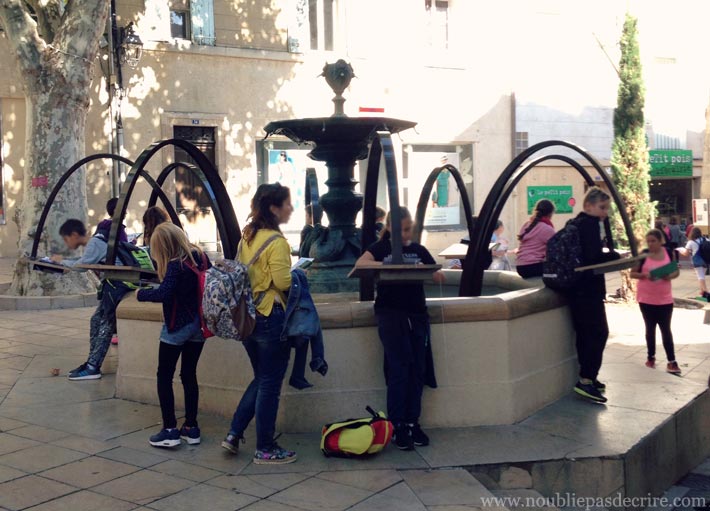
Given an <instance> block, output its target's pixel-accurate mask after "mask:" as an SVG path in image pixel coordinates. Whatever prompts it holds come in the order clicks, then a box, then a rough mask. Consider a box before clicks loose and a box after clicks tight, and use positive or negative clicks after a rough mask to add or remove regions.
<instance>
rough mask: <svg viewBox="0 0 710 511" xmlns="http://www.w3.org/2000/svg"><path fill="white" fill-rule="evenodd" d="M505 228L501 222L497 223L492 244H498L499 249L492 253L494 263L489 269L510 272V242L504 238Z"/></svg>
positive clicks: (492, 262)
mask: <svg viewBox="0 0 710 511" xmlns="http://www.w3.org/2000/svg"><path fill="white" fill-rule="evenodd" d="M503 231H505V226H504V225H503V222H502V221H500V220H497V221H496V228H495V230H494V231H493V236H491V243H497V244H498V247H497V248H496V249H495V250H493V251H492V252H491V256H492V261H491V265H490V266H489V267H488V269H489V270H510V261H509V260H508V245H509V242H508V240H507V239H505V238H504V237H503Z"/></svg>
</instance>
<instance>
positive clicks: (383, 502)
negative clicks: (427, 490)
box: [348, 483, 427, 511]
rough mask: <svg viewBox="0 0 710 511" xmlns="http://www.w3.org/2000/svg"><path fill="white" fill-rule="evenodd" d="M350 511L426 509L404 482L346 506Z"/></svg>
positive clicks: (409, 510) (418, 510) (421, 510)
mask: <svg viewBox="0 0 710 511" xmlns="http://www.w3.org/2000/svg"><path fill="white" fill-rule="evenodd" d="M348 509H350V510H352V511H427V508H426V507H424V504H422V503H421V501H420V500H419V499H418V498H417V496H416V495H415V494H414V492H413V491H412V490H411V488H409V486H407V485H406V484H405V483H398V484H396V485H395V486H393V487H391V488H387V489H386V490H385V491H383V492H380V493H377V494H375V495H373V496H372V497H370V498H369V499H366V500H363V501H362V502H360V503H359V504H357V505H355V506H353V507H351V508H348Z"/></svg>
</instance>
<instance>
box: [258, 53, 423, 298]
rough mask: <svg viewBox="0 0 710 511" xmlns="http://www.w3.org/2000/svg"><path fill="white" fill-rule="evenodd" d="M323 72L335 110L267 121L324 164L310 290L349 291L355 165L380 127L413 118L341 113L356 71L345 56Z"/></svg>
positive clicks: (392, 128)
mask: <svg viewBox="0 0 710 511" xmlns="http://www.w3.org/2000/svg"><path fill="white" fill-rule="evenodd" d="M322 76H324V77H325V79H326V81H327V82H328V85H330V87H331V88H332V89H333V92H335V97H334V98H333V103H334V104H335V112H334V113H333V115H332V116H331V117H318V118H306V119H290V120H284V121H274V122H270V123H269V124H267V125H266V127H265V128H264V131H266V133H267V137H268V136H271V135H283V136H285V137H288V138H289V139H291V140H292V141H294V142H296V143H298V144H306V145H309V146H311V147H312V150H311V152H310V153H309V154H308V156H309V157H310V158H311V159H313V160H316V161H322V162H325V164H326V166H327V167H328V180H327V181H326V182H325V185H326V186H327V187H328V191H327V192H326V193H325V194H323V196H322V197H321V198H320V203H321V205H322V207H323V210H324V211H325V214H326V215H327V217H328V222H329V225H328V227H321V226H316V228H315V229H314V230H313V232H312V234H311V236H312V243H311V244H310V249H309V253H308V254H301V256H306V257H312V258H313V259H314V262H313V264H312V265H311V266H310V268H309V269H308V280H309V283H310V286H311V291H312V292H316V293H338V292H343V291H347V292H353V291H356V290H357V289H358V282H357V281H354V280H352V279H348V278H347V275H348V272H349V271H350V270H351V269H352V267H353V264H354V263H355V260H356V259H357V258H358V257H359V256H360V254H361V253H362V247H361V230H360V228H358V227H357V226H356V225H355V218H356V216H357V214H358V212H359V211H360V210H361V209H362V204H363V197H362V195H361V194H359V193H355V185H356V184H357V181H356V179H355V174H354V169H355V164H356V162H357V161H358V160H364V159H365V158H367V156H368V146H369V144H370V142H371V141H372V139H373V137H374V136H375V134H376V132H378V131H388V132H390V133H398V132H400V131H402V130H405V129H408V128H412V127H414V126H415V125H416V123H415V122H412V121H405V120H401V119H392V118H387V117H348V116H347V115H345V113H344V109H343V104H344V103H345V98H343V95H342V94H343V91H344V90H345V89H346V88H347V87H348V85H349V84H350V81H351V80H352V78H353V77H354V76H355V74H354V72H353V68H352V67H351V66H350V64H348V63H347V62H345V61H344V60H338V61H337V62H336V63H334V64H326V65H325V67H324V68H323V74H322Z"/></svg>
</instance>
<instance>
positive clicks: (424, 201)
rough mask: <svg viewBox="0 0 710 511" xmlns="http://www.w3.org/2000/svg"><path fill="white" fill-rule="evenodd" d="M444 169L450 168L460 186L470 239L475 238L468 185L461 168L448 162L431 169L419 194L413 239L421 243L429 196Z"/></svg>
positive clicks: (457, 184)
mask: <svg viewBox="0 0 710 511" xmlns="http://www.w3.org/2000/svg"><path fill="white" fill-rule="evenodd" d="M444 170H448V171H449V172H450V173H451V175H452V176H454V180H455V181H456V186H458V188H459V195H461V200H462V202H463V210H464V215H466V229H467V230H468V236H469V239H473V220H472V218H473V209H472V208H471V201H470V199H469V197H468V192H467V191H466V185H465V183H464V182H463V177H461V172H459V169H457V168H456V167H454V166H453V165H451V164H448V163H447V164H446V165H444V166H442V167H436V168H435V169H434V170H432V171H431V173H430V174H429V177H427V179H426V181H425V182H424V188H422V193H421V194H419V202H418V203H417V213H416V217H415V222H414V236H413V238H412V239H413V240H414V241H415V242H416V243H420V242H421V239H422V231H424V217H425V216H426V210H427V208H428V207H429V197H430V196H431V190H432V189H433V188H434V183H435V182H436V178H437V177H439V174H441V173H442V172H443V171H444Z"/></svg>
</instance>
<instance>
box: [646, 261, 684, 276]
mask: <svg viewBox="0 0 710 511" xmlns="http://www.w3.org/2000/svg"><path fill="white" fill-rule="evenodd" d="M677 271H678V263H676V262H675V261H671V262H670V263H668V264H664V265H663V266H659V267H658V268H656V269H655V270H651V271H650V272H648V273H649V275H651V280H657V279H660V278H661V277H665V276H666V275H670V274H671V273H675V272H677Z"/></svg>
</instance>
